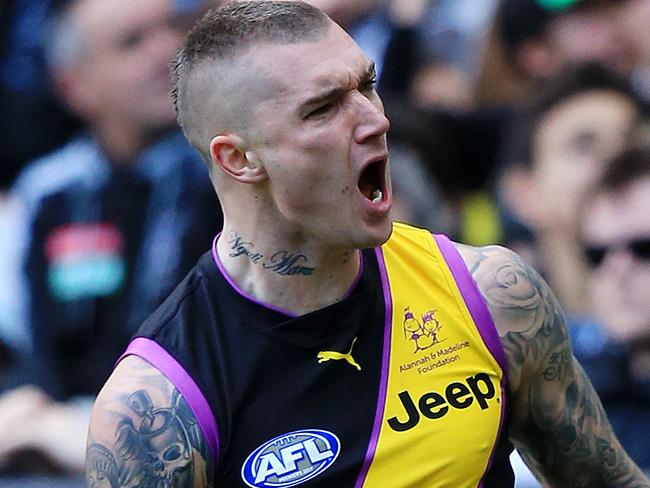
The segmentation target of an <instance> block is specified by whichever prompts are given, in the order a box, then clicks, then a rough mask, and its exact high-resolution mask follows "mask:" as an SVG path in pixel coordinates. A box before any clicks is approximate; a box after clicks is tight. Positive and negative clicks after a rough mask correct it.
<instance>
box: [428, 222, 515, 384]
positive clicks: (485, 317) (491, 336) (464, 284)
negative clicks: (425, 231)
mask: <svg viewBox="0 0 650 488" xmlns="http://www.w3.org/2000/svg"><path fill="white" fill-rule="evenodd" d="M434 239H435V240H436V242H437V243H438V247H439V248H440V252H442V255H443V257H444V258H445V261H446V263H447V266H449V270H450V271H451V274H452V276H453V277H454V280H456V284H457V285H458V289H459V290H460V294H461V295H462V297H463V300H464V301H465V305H467V309H468V310H469V313H470V315H471V316H472V319H473V320H474V323H475V324H476V327H477V328H478V331H479V333H480V334H481V337H482V338H483V342H485V345H486V346H487V348H488V349H489V350H490V352H491V353H492V356H494V359H496V361H497V363H499V366H501V370H502V371H503V376H504V377H506V376H507V371H508V370H507V367H508V366H507V362H506V355H505V352H504V351H503V344H501V339H500V338H499V334H498V333H497V328H496V326H495V325H494V320H492V315H490V311H489V310H488V308H487V305H486V303H485V300H484V298H483V295H481V292H480V291H479V289H478V287H477V286H476V282H475V281H474V278H472V275H471V274H470V272H469V270H468V269H467V265H466V264H465V261H463V258H462V257H461V256H460V253H459V252H458V250H457V249H456V246H454V244H453V242H451V241H450V240H449V238H447V237H446V236H443V235H441V234H436V235H434Z"/></svg>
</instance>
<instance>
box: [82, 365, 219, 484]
mask: <svg viewBox="0 0 650 488" xmlns="http://www.w3.org/2000/svg"><path fill="white" fill-rule="evenodd" d="M212 472H213V467H212V462H211V456H210V454H209V451H208V447H207V444H206V442H205V439H204V437H203V434H202V432H201V430H200V428H199V426H198V424H197V422H196V419H195V418H194V416H193V414H192V412H191V411H190V409H189V408H188V406H187V404H186V403H185V400H184V399H183V397H182V396H181V395H180V393H179V392H178V390H177V389H176V388H175V387H174V385H173V384H172V383H171V382H170V381H169V380H168V379H167V378H165V376H163V375H162V374H161V373H160V372H159V371H158V370H157V369H155V368H154V367H152V366H151V365H150V364H149V363H147V362H146V361H144V360H143V359H141V358H139V357H136V356H128V357H127V358H125V359H124V360H122V361H121V362H120V364H119V365H118V366H117V368H116V369H115V371H114V372H113V375H112V376H111V377H110V378H109V380H108V382H107V383H106V385H105V386H104V388H103V389H102V391H101V393H100V394H99V396H98V397H97V400H96V402H95V407H94V409H93V415H92V420H91V423H90V432H89V434H88V445H87V449H86V484H87V486H88V487H89V488H99V487H107V486H110V487H111V488H117V487H138V488H140V487H148V486H151V487H156V488H172V487H183V488H186V487H187V488H189V487H192V488H206V487H212V486H213V485H212V481H211V476H212Z"/></svg>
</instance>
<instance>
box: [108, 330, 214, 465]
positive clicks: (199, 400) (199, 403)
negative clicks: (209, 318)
mask: <svg viewBox="0 0 650 488" xmlns="http://www.w3.org/2000/svg"><path fill="white" fill-rule="evenodd" d="M127 356H138V357H140V358H142V359H144V360H145V361H147V362H148V363H150V364H151V365H152V366H154V367H155V368H156V369H158V370H159V371H160V372H161V373H162V374H164V375H165V376H166V377H167V379H168V380H169V381H171V382H172V384H173V385H174V386H175V387H176V388H177V389H178V391H179V392H180V394H181V395H182V396H183V398H184V399H185V401H186V402H187V405H188V407H189V408H190V410H191V411H192V413H193V414H194V417H195V418H196V421H197V423H198V424H199V427H200V428H201V431H202V432H203V435H204V436H205V440H206V442H207V444H208V447H209V449H210V454H211V455H212V459H213V460H214V462H215V464H216V462H217V460H218V456H219V430H218V428H217V421H216V419H215V417H214V415H213V413H212V410H211V409H210V406H209V404H208V401H207V400H206V398H205V396H204V395H203V392H202V391H201V390H200V388H199V387H198V385H197V384H196V383H195V382H194V380H193V379H192V377H191V376H190V375H189V374H188V373H187V371H185V369H184V368H183V366H181V365H180V363H179V362H178V361H176V359H175V358H174V357H173V356H172V355H171V354H169V353H168V352H167V351H166V350H165V349H164V348H163V347H162V346H160V344H158V343H157V342H155V341H153V340H151V339H147V338H145V337H136V338H135V339H133V340H132V341H131V342H130V343H129V346H128V347H127V349H126V351H125V352H124V354H122V355H121V356H120V358H119V359H118V360H117V363H119V362H120V361H121V360H122V359H124V358H125V357H127ZM117 363H116V364H117Z"/></svg>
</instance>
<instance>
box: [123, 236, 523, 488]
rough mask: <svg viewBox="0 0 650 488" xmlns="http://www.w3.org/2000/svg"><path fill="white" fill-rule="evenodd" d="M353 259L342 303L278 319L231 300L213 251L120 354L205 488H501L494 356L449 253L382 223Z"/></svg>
mask: <svg viewBox="0 0 650 488" xmlns="http://www.w3.org/2000/svg"><path fill="white" fill-rule="evenodd" d="M215 243H216V239H215ZM360 255H361V263H362V265H361V270H360V272H359V276H358V277H357V280H356V281H355V283H354V285H353V286H352V288H351V290H350V291H349V292H348V294H347V295H346V296H345V297H344V298H343V299H342V300H341V301H339V302H337V303H335V304H333V305H331V306H328V307H325V308H323V309H320V310H317V311H314V312H311V313H308V314H305V315H301V316H292V315H290V314H288V313H286V312H284V311H282V310H279V309H277V308H275V307H273V306H271V305H267V304H263V303H260V302H258V301H256V300H255V299H253V298H252V297H249V296H247V295H246V294H245V293H244V292H243V291H242V290H240V289H239V288H237V286H236V284H235V283H234V282H233V281H232V280H231V279H230V278H229V277H228V276H227V274H226V273H225V270H224V269H223V267H222V266H221V263H220V261H219V259H218V257H217V255H216V247H215V246H213V250H212V253H207V254H206V255H204V256H203V257H202V258H201V260H200V261H199V263H198V265H197V266H196V267H195V269H194V270H193V271H192V272H191V273H190V274H189V275H188V276H187V277H186V278H185V280H184V281H183V282H182V283H181V284H180V285H179V287H178V288H177V289H176V290H175V291H174V292H173V293H172V295H171V296H170V297H169V298H168V300H167V301H166V302H165V303H164V304H163V305H162V306H161V307H160V308H159V310H158V311H157V312H156V313H155V314H154V315H152V316H151V317H150V318H149V319H148V320H147V321H145V323H144V324H143V325H142V327H141V329H140V331H139V333H138V334H137V336H136V338H134V339H133V341H132V342H131V344H130V346H129V348H128V349H127V351H126V353H125V355H129V354H135V355H138V356H140V357H142V358H143V359H145V360H147V361H148V362H150V363H151V364H152V365H153V366H155V367H156V368H157V369H159V370H160V371H161V372H162V373H163V374H164V375H165V376H166V377H167V378H169V379H170V380H171V381H172V383H173V384H174V385H175V386H176V387H177V388H178V390H179V391H180V393H181V394H182V395H183V397H184V398H185V400H186V401H187V403H188V405H189V407H190V409H191V410H192V412H193V413H194V416H195V417H196V420H197V422H198V424H199V426H200V427H201V429H202V432H203V434H204V436H205V439H206V442H207V444H208V446H209V448H210V451H211V455H212V456H213V458H214V459H215V465H216V468H215V473H214V479H215V486H219V487H222V486H223V487H231V486H232V487H238V486H243V487H245V486H251V487H255V488H257V487H260V488H261V487H289V486H297V485H303V486H305V488H308V487H330V488H331V487H337V488H338V487H350V488H353V487H354V488H361V487H364V488H379V487H381V488H386V487H388V488H405V487H417V488H429V487H431V488H433V487H435V488H438V487H440V488H443V487H446V488H464V487H467V488H469V487H484V488H489V487H499V488H502V487H507V486H513V485H514V476H513V474H512V469H511V467H510V463H509V459H508V455H509V453H510V451H511V449H512V448H511V446H510V444H509V442H508V441H507V439H506V436H505V433H504V424H505V422H506V413H507V408H506V403H507V399H506V394H505V391H506V390H505V385H506V374H505V364H506V363H505V357H504V353H503V350H502V347H501V343H500V340H499V337H498V335H497V333H496V329H495V327H494V323H493V322H492V318H491V317H490V314H489V312H488V310H487V307H486V305H485V303H484V301H483V299H482V296H481V295H480V292H479V291H478V289H477V287H476V285H475V283H474V282H473V279H472V277H471V275H470V273H469V271H468V270H467V268H466V267H465V265H464V263H463V261H462V258H461V257H460V255H459V254H458V252H457V250H456V248H455V247H454V245H453V244H452V243H451V241H449V240H448V239H447V238H446V237H444V236H432V235H431V234H430V233H429V232H427V231H424V230H421V229H417V228H414V227H410V226H407V225H405V224H395V225H394V228H393V233H392V235H391V237H390V239H389V240H388V241H387V242H386V243H385V244H384V245H382V246H381V247H379V248H376V249H366V250H363V251H362V252H361V254H360ZM287 266H289V264H287ZM288 279H290V278H288Z"/></svg>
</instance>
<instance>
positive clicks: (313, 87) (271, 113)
mask: <svg viewBox="0 0 650 488" xmlns="http://www.w3.org/2000/svg"><path fill="white" fill-rule="evenodd" d="M247 56H250V59H251V62H252V66H251V68H250V69H249V70H248V73H250V72H254V73H256V77H257V79H258V80H261V82H262V83H263V84H264V86H265V87H266V89H267V90H268V93H267V94H266V96H265V97H264V99H262V100H259V101H257V102H254V103H251V107H252V112H251V117H250V120H251V124H250V129H249V130H247V136H246V137H247V139H248V140H247V149H248V151H247V156H249V157H250V158H252V159H253V160H254V161H257V162H258V163H259V164H261V165H262V166H263V167H264V170H265V172H266V174H267V178H268V185H267V188H268V192H269V194H268V196H269V197H270V199H271V201H272V207H273V210H272V212H271V213H270V214H269V219H270V220H271V222H272V224H273V226H274V227H275V228H281V229H284V230H286V231H287V233H289V234H296V235H299V236H303V237H305V236H307V237H309V238H312V239H313V238H315V240H316V241H318V242H320V243H322V244H324V245H326V246H333V247H342V248H362V247H369V246H375V245H378V244H379V243H382V242H384V241H385V240H386V239H387V238H388V236H389V235H390V231H391V221H390V208H391V201H392V200H391V189H390V177H389V173H388V152H387V145H386V132H387V131H388V127H389V123H388V120H387V119H386V117H385V115H384V109H383V105H382V102H381V100H380V99H379V96H378V95H377V92H376V91H375V89H374V78H375V73H374V65H373V63H372V62H371V61H370V60H369V59H368V57H367V56H366V55H365V54H364V53H363V52H362V51H361V49H360V48H359V47H358V46H357V45H356V43H355V42H354V41H353V40H352V39H351V38H350V37H349V36H348V35H347V34H346V33H345V32H344V31H343V29H341V28H340V27H339V26H338V25H336V24H334V23H332V24H331V26H330V27H329V29H328V30H327V32H326V34H324V36H323V37H322V38H321V39H319V40H317V41H314V42H303V43H296V44H287V45H277V44H262V45H261V46H258V47H256V48H255V49H254V50H253V51H252V53H250V54H249V55H247ZM269 59H272V60H273V63H268V60H269ZM251 70H252V71H251Z"/></svg>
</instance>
